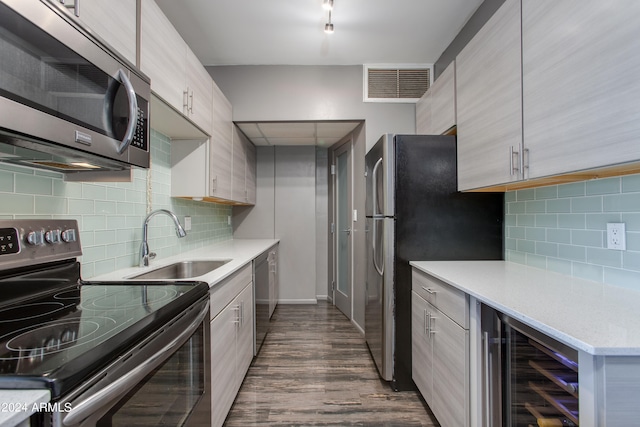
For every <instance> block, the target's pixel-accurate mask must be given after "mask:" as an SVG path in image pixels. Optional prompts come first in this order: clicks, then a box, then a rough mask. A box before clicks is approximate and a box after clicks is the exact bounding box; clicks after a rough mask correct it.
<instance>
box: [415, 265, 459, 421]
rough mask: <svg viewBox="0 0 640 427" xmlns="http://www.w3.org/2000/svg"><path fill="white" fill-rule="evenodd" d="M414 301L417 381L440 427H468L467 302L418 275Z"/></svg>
mask: <svg viewBox="0 0 640 427" xmlns="http://www.w3.org/2000/svg"><path fill="white" fill-rule="evenodd" d="M411 298H412V299H411V307H412V309H411V318H412V322H411V339H412V362H411V363H412V377H413V380H414V382H415V383H416V386H417V387H418V389H419V390H420V393H421V394H422V396H423V397H424V399H425V401H426V402H427V404H428V405H429V407H430V408H431V410H432V411H433V414H434V415H435V416H436V418H437V419H438V422H439V423H440V424H441V425H443V426H448V427H449V426H469V323H468V319H469V318H468V315H467V313H468V297H467V295H465V294H464V293H462V292H460V291H457V290H456V289H453V288H452V287H450V286H449V285H447V284H445V283H443V282H439V281H437V280H436V279H433V278H429V277H428V276H426V275H424V274H422V273H420V272H418V271H416V270H414V272H413V291H412V294H411ZM453 319H458V320H459V321H460V322H461V323H462V325H461V324H459V323H457V322H456V321H454V320H453Z"/></svg>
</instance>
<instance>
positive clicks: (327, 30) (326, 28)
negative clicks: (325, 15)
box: [323, 0, 333, 34]
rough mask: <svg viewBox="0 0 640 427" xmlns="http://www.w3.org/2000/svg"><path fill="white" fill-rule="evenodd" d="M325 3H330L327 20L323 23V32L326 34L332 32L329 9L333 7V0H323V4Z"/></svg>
mask: <svg viewBox="0 0 640 427" xmlns="http://www.w3.org/2000/svg"><path fill="white" fill-rule="evenodd" d="M327 3H330V4H331V8H330V9H329V22H327V23H326V24H324V32H325V33H327V34H333V24H332V23H331V10H332V9H333V0H324V4H325V5H326V4H327ZM323 6H324V5H323Z"/></svg>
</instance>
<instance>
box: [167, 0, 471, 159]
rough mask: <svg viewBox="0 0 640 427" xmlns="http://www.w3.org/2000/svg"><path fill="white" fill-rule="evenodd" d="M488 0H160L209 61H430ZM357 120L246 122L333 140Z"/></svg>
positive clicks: (290, 140)
mask: <svg viewBox="0 0 640 427" xmlns="http://www.w3.org/2000/svg"><path fill="white" fill-rule="evenodd" d="M482 1H483V0H334V10H333V12H332V19H331V21H332V22H333V24H334V26H335V32H334V33H333V34H325V33H324V24H325V23H326V22H327V19H328V13H327V12H326V11H325V10H324V9H323V8H322V0H182V1H177V0H156V2H157V3H158V5H159V6H160V8H161V9H162V10H163V12H164V13H165V14H166V15H167V17H168V18H169V20H170V21H171V22H172V23H173V25H174V26H175V27H176V29H177V30H178V32H179V33H180V34H181V35H182V37H183V38H184V39H185V41H186V42H187V44H188V45H189V46H190V47H191V49H192V50H193V52H194V53H195V54H196V56H197V57H198V58H199V59H200V61H201V62H202V63H203V64H204V65H205V66H209V65H211V66H214V65H271V64H274V65H360V64H431V63H434V62H435V61H436V60H437V59H438V58H439V57H440V55H441V54H442V52H443V51H444V50H445V49H446V47H447V46H448V45H449V43H451V41H452V40H453V39H454V37H455V36H456V35H457V34H458V32H459V31H460V29H461V28H462V27H463V26H464V24H465V23H466V22H467V20H468V19H469V18H470V17H471V15H472V14H473V13H474V12H475V11H476V9H477V8H478V6H480V4H481V3H482ZM357 124H358V123H357V122H349V123H345V122H333V123H328V122H323V123H301V122H294V123H283V122H280V123H259V124H258V123H244V124H241V128H242V129H243V132H245V134H247V136H249V138H250V139H251V140H252V141H253V142H254V144H256V145H306V144H314V145H324V146H327V145H331V144H332V143H334V142H337V141H339V140H340V139H342V138H343V137H344V136H345V135H347V134H348V133H349V132H351V131H352V130H353V129H354V128H355V127H356V126H357Z"/></svg>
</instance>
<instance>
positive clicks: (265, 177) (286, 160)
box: [233, 146, 318, 304]
mask: <svg viewBox="0 0 640 427" xmlns="http://www.w3.org/2000/svg"><path fill="white" fill-rule="evenodd" d="M257 173H258V177H257V201H256V205H255V206H253V207H234V217H233V226H234V237H235V238H276V239H280V248H279V256H278V262H279V269H278V272H279V302H280V303H285V304H286V303H290V304H305V303H315V302H316V295H317V293H316V281H317V275H316V271H317V270H316V262H317V260H316V256H317V253H318V252H317V250H316V149H315V147H312V146H307V147H300V146H298V147H259V148H258V150H257Z"/></svg>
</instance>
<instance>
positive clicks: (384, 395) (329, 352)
mask: <svg viewBox="0 0 640 427" xmlns="http://www.w3.org/2000/svg"><path fill="white" fill-rule="evenodd" d="M225 426H227V427H251V426H368V427H405V426H407V427H409V426H427V427H432V426H438V423H437V422H436V421H435V418H434V417H433V414H432V413H431V412H430V410H429V408H428V407H427V405H426V404H425V402H424V400H423V399H422V398H421V397H420V396H419V395H418V393H417V392H413V391H405V392H394V391H393V390H391V387H390V386H389V385H388V384H387V383H386V382H385V381H381V380H380V377H379V376H378V373H377V371H376V368H375V365H374V364H373V361H372V359H371V355H370V354H369V350H368V349H367V345H366V343H365V341H364V337H362V336H361V335H360V333H359V332H358V330H357V329H356V328H355V327H354V326H353V325H352V324H351V322H350V321H349V320H348V319H347V318H346V317H345V316H344V315H343V314H342V313H340V312H339V311H338V310H337V309H335V308H334V307H333V306H332V305H330V304H327V303H325V302H320V303H319V304H317V305H279V306H278V307H277V309H276V311H275V312H274V315H273V317H272V321H271V325H270V331H269V334H268V335H267V338H266V340H265V342H264V344H263V346H262V349H261V350H260V354H259V355H258V357H256V358H255V359H254V360H253V363H252V364H251V367H250V368H249V372H248V373H247V376H246V378H245V380H244V382H243V384H242V388H241V389H240V392H239V393H238V396H237V398H236V401H235V402H234V404H233V407H232V408H231V411H230V413H229V416H228V417H227V420H226V422H225Z"/></svg>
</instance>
